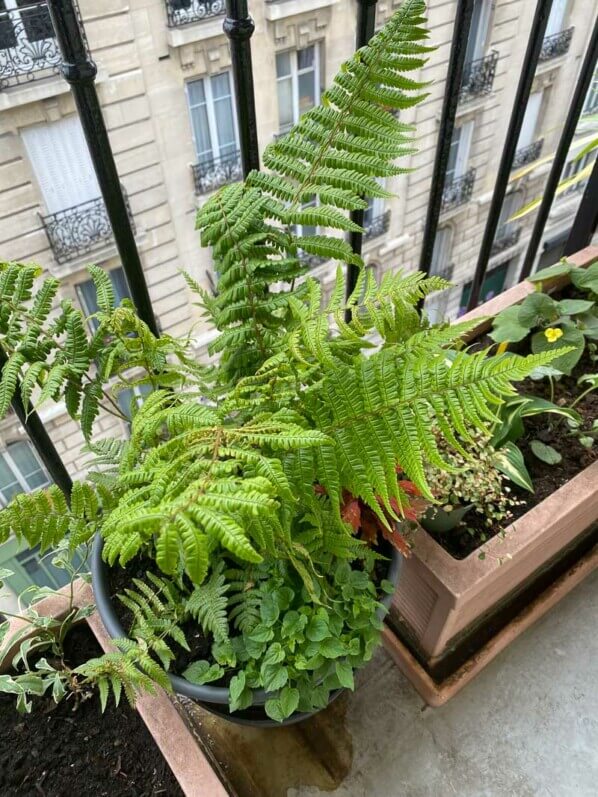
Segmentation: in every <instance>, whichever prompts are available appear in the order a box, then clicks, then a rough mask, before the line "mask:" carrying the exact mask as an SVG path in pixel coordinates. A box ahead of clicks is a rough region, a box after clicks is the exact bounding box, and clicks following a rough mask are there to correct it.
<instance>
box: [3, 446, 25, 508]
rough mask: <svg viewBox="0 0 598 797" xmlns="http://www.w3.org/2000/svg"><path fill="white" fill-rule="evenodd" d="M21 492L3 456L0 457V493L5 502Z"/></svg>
mask: <svg viewBox="0 0 598 797" xmlns="http://www.w3.org/2000/svg"><path fill="white" fill-rule="evenodd" d="M21 492H23V490H22V489H21V486H20V485H19V483H18V481H17V480H16V479H15V475H14V473H13V472H12V470H11V468H10V467H9V465H8V462H7V461H6V460H5V459H4V457H3V456H0V493H2V497H3V498H4V500H5V501H6V502H8V501H10V499H11V498H12V497H13V495H16V494H17V493H21Z"/></svg>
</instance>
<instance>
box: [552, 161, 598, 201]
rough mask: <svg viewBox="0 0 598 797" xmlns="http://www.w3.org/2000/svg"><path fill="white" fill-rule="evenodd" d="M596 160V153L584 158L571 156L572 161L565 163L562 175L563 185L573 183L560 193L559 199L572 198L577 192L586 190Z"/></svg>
mask: <svg viewBox="0 0 598 797" xmlns="http://www.w3.org/2000/svg"><path fill="white" fill-rule="evenodd" d="M595 159H596V152H595V151H594V152H588V153H586V154H585V155H584V156H583V157H582V158H577V157H576V156H575V155H572V156H571V159H570V160H568V161H567V162H566V163H565V167H564V169H563V173H562V175H561V183H564V182H565V181H567V180H573V182H572V183H571V184H570V185H567V186H566V187H565V189H564V190H563V191H559V194H558V196H559V198H560V197H567V196H570V195H571V194H574V193H575V192H576V191H582V190H583V189H584V188H585V186H586V183H587V181H588V179H589V176H590V172H591V171H592V166H593V164H594V160H595ZM582 173H583V174H582Z"/></svg>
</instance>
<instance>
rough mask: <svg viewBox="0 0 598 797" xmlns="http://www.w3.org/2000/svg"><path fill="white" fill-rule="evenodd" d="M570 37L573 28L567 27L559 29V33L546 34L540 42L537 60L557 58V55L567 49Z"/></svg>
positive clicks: (562, 53) (565, 51)
mask: <svg viewBox="0 0 598 797" xmlns="http://www.w3.org/2000/svg"><path fill="white" fill-rule="evenodd" d="M572 38H573V28H567V30H561V31H560V32H559V33H554V34H553V35H552V36H547V37H546V38H545V39H544V41H543V42H542V49H541V50H540V57H539V58H538V60H539V61H550V60H551V59H552V58H558V57H559V55H565V53H567V52H568V51H569V46H570V45H571V39H572Z"/></svg>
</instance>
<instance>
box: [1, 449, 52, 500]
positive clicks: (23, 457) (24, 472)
mask: <svg viewBox="0 0 598 797" xmlns="http://www.w3.org/2000/svg"><path fill="white" fill-rule="evenodd" d="M7 450H8V453H9V454H10V456H11V457H12V459H13V462H14V463H15V465H16V467H17V468H18V470H19V473H20V474H21V476H22V477H23V479H25V481H26V482H27V484H28V485H29V488H30V489H32V490H33V489H35V487H39V485H40V484H46V483H47V481H48V480H47V479H46V477H45V474H44V473H43V471H42V467H41V465H40V463H39V460H38V459H37V457H36V456H35V454H34V452H33V448H32V447H31V445H30V444H29V443H13V444H12V445H10V446H8V448H7ZM40 473H41V477H42V478H41V481H40ZM30 477H31V481H30Z"/></svg>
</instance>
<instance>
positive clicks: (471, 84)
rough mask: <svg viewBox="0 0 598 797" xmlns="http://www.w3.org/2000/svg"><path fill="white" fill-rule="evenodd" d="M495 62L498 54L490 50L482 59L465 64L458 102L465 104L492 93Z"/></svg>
mask: <svg viewBox="0 0 598 797" xmlns="http://www.w3.org/2000/svg"><path fill="white" fill-rule="evenodd" d="M497 62H498V52H497V51H496V50H492V52H491V53H490V54H489V55H487V56H485V57H484V58H477V59H476V60H475V61H470V62H469V63H468V64H465V67H464V68H463V81H462V83H461V90H460V91H459V102H467V101H468V100H472V99H473V98H474V97H479V96H481V95H482V94H489V93H490V92H491V91H492V84H493V83H494V75H495V74H496V64H497Z"/></svg>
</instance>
